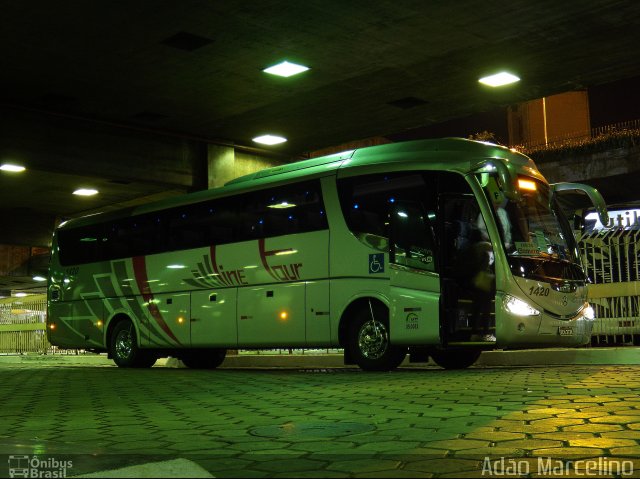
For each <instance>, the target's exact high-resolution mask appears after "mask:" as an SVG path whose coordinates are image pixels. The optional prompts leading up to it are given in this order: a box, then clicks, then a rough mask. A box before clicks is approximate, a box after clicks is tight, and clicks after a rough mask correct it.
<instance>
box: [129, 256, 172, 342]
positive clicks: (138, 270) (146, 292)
mask: <svg viewBox="0 0 640 479" xmlns="http://www.w3.org/2000/svg"><path fill="white" fill-rule="evenodd" d="M132 262H133V273H134V274H135V276H136V283H138V289H139V290H140V293H141V294H142V297H143V299H144V301H145V303H147V308H148V309H149V312H150V313H151V316H153V318H154V319H155V320H156V322H157V323H158V325H159V326H160V327H161V328H162V330H163V331H164V332H165V333H167V336H169V337H170V338H171V339H173V340H174V341H175V342H176V343H178V344H180V341H179V340H178V338H176V337H175V335H174V334H173V331H171V329H169V326H168V325H167V323H166V322H165V320H164V318H163V317H162V314H161V313H160V310H159V309H158V306H156V304H155V303H154V302H153V293H152V292H151V289H150V288H149V282H148V279H149V278H148V277H147V262H146V259H145V257H144V256H134V257H133V259H132Z"/></svg>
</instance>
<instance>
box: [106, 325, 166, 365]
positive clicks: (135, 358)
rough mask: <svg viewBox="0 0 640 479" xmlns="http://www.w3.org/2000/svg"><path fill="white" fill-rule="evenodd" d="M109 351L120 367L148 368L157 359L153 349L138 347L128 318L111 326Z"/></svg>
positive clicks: (134, 330) (134, 331)
mask: <svg viewBox="0 0 640 479" xmlns="http://www.w3.org/2000/svg"><path fill="white" fill-rule="evenodd" d="M109 353H110V355H111V357H112V358H113V362H114V363H116V365H117V366H118V367H121V368H150V367H151V366H153V365H154V364H155V363H156V361H157V360H158V356H157V355H156V354H155V353H154V352H153V351H149V350H144V349H140V348H139V347H138V341H137V337H136V329H135V328H134V327H133V323H132V322H131V321H129V320H126V321H120V322H119V323H118V324H116V325H115V327H114V328H113V332H112V333H111V338H110V342H109Z"/></svg>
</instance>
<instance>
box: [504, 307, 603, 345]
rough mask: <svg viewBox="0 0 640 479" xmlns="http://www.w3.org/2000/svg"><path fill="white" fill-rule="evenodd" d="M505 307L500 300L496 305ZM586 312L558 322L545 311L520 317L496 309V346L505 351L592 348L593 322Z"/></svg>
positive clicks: (584, 309) (582, 311) (583, 310)
mask: <svg viewBox="0 0 640 479" xmlns="http://www.w3.org/2000/svg"><path fill="white" fill-rule="evenodd" d="M498 304H502V301H501V299H500V300H497V301H496V305H498ZM586 310H587V308H586V307H585V308H583V309H582V310H581V311H580V313H579V314H577V315H576V316H575V317H572V318H568V319H558V318H556V317H554V316H551V315H550V314H548V313H546V312H544V311H542V312H540V314H538V315H533V316H517V315H515V314H512V313H510V312H508V311H506V310H505V309H504V308H502V307H496V338H497V342H496V346H497V347H499V348H504V349H517V348H533V347H579V346H585V345H587V344H590V342H591V333H592V330H593V324H594V319H593V318H589V317H588V316H585V312H586Z"/></svg>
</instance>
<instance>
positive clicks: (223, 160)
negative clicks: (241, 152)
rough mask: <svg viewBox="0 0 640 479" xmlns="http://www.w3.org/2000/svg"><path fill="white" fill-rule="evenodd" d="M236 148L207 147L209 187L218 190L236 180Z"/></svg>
mask: <svg viewBox="0 0 640 479" xmlns="http://www.w3.org/2000/svg"><path fill="white" fill-rule="evenodd" d="M235 161H236V153H235V148H233V147H232V146H221V145H208V146H207V165H208V168H207V173H208V183H207V184H208V187H209V188H218V187H220V186H223V185H224V184H225V183H226V182H227V181H229V180H232V179H233V178H235V177H236V176H235Z"/></svg>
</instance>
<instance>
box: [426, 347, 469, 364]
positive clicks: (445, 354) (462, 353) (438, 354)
mask: <svg viewBox="0 0 640 479" xmlns="http://www.w3.org/2000/svg"><path fill="white" fill-rule="evenodd" d="M480 353H481V351H479V350H477V349H469V350H461V349H449V350H447V351H440V350H438V351H431V353H430V356H431V358H432V359H433V361H434V362H435V363H436V364H437V365H438V366H440V367H441V368H444V369H465V368H468V367H469V366H471V365H472V364H473V363H475V362H476V361H477V360H478V358H479V357H480Z"/></svg>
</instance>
